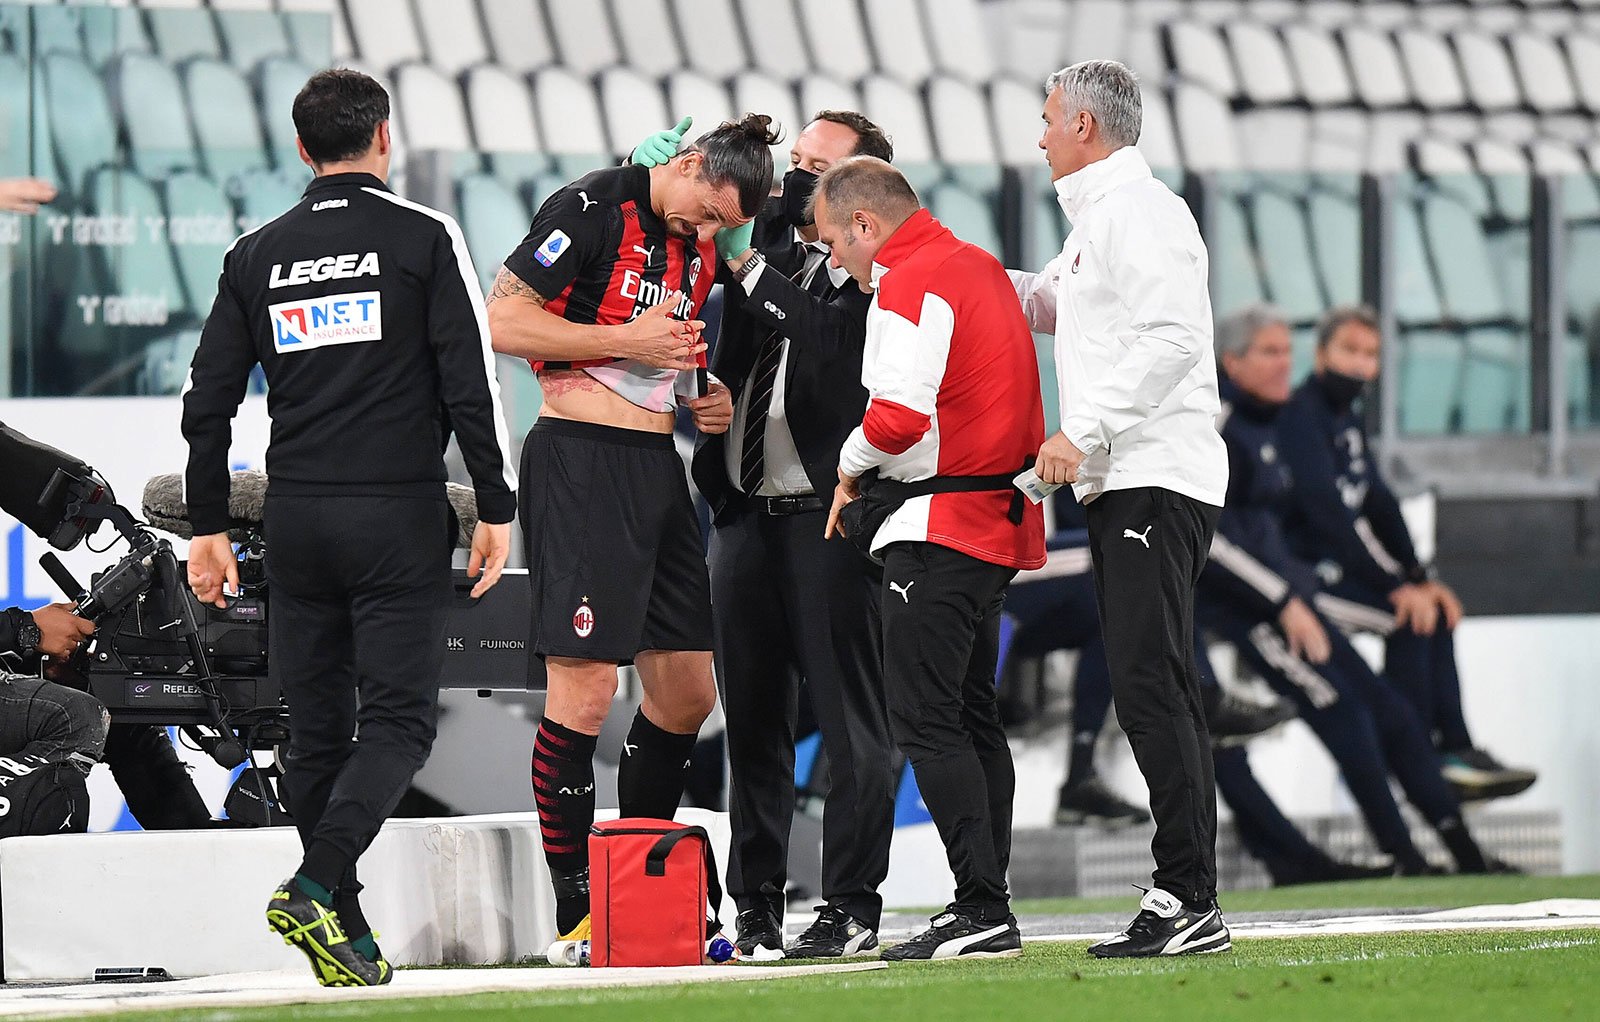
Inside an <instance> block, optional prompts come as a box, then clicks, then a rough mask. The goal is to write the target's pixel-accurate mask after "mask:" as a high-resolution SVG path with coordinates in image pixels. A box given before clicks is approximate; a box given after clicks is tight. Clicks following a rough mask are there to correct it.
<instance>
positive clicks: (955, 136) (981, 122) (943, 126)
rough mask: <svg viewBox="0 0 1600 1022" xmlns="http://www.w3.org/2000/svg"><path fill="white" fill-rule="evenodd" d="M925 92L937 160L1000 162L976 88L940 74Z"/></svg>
mask: <svg viewBox="0 0 1600 1022" xmlns="http://www.w3.org/2000/svg"><path fill="white" fill-rule="evenodd" d="M927 96H928V114H929V119H930V121H931V122H932V126H933V143H934V148H935V150H936V152H937V153H938V156H939V158H940V159H941V160H943V161H945V162H946V163H966V164H983V165H986V166H993V165H994V164H997V163H999V162H1000V156H999V153H998V152H996V150H995V135H994V125H993V124H992V123H991V122H990V119H989V108H988V106H987V105H986V104H985V103H984V101H983V96H982V95H981V94H980V93H979V92H978V90H977V89H975V88H973V87H972V86H971V85H969V84H967V83H966V82H962V81H957V80H956V79H954V78H943V77H940V78H935V79H933V80H932V81H930V82H929V83H928V91H927ZM1040 123H1041V124H1042V123H1043V122H1042V121H1041V122H1040Z"/></svg>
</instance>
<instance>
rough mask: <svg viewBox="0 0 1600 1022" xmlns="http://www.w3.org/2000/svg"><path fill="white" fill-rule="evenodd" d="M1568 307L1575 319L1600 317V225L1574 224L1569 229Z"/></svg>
mask: <svg viewBox="0 0 1600 1022" xmlns="http://www.w3.org/2000/svg"><path fill="white" fill-rule="evenodd" d="M1566 266H1567V279H1566V285H1567V308H1568V309H1569V310H1570V312H1571V314H1572V316H1573V317H1574V318H1575V319H1578V320H1582V321H1585V322H1587V321H1589V320H1593V319H1597V318H1600V273H1595V272H1594V270H1593V267H1595V266H1600V226H1597V225H1594V224H1583V225H1574V226H1572V227H1571V228H1570V229H1569V230H1568V231H1567V251H1566Z"/></svg>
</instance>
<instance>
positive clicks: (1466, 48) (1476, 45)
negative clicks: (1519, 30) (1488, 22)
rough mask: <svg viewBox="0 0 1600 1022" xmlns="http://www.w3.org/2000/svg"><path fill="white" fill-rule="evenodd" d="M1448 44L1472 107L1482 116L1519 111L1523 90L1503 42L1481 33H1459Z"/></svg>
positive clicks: (1451, 37)
mask: <svg viewBox="0 0 1600 1022" xmlns="http://www.w3.org/2000/svg"><path fill="white" fill-rule="evenodd" d="M1450 41H1451V42H1452V43H1454V44H1455V49H1456V56H1457V57H1458V58H1459V60H1460V62H1461V67H1462V68H1463V69H1465V70H1466V72H1467V73H1466V74H1465V75H1464V76H1463V80H1464V83H1465V85H1466V87H1467V98H1468V99H1469V100H1470V101H1471V102H1472V104H1473V105H1474V106H1476V107H1477V108H1478V109H1479V110H1482V111H1484V112H1485V113H1492V112H1494V111H1499V110H1515V109H1520V108H1521V107H1522V105H1523V98H1522V90H1521V89H1520V88H1519V87H1518V85H1517V75H1516V71H1515V70H1513V69H1512V67H1511V53H1510V51H1509V50H1508V49H1507V48H1506V44H1505V41H1504V40H1502V39H1497V38H1495V37H1494V36H1491V35H1489V34H1488V33H1486V32H1483V31H1458V32H1455V33H1452V35H1451V36H1450Z"/></svg>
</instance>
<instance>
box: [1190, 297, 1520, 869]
mask: <svg viewBox="0 0 1600 1022" xmlns="http://www.w3.org/2000/svg"><path fill="white" fill-rule="evenodd" d="M1216 344H1217V354H1218V358H1217V362H1218V365H1219V367H1220V369H1221V375H1222V381H1221V390H1222V400H1223V405H1222V414H1221V415H1220V416H1219V418H1218V421H1219V423H1220V426H1221V432H1222V438H1223V441H1224V442H1225V443H1226V444H1227V448H1228V500H1227V505H1226V507H1225V508H1224V510H1223V513H1222V519H1221V522H1220V523H1219V525H1218V527H1217V536H1216V539H1215V541H1214V542H1213V544H1212V548H1211V558H1210V562H1209V563H1208V564H1207V566H1206V570H1205V573H1204V574H1203V575H1202V576H1201V579H1200V598H1199V604H1198V606H1199V619H1200V623H1201V625H1202V627H1204V628H1205V629H1206V630H1208V631H1210V632H1213V633H1215V634H1216V635H1217V636H1218V637H1219V638H1221V639H1223V640H1225V641H1227V642H1230V643H1232V644H1233V645H1234V646H1236V647H1237V648H1238V651H1239V656H1240V657H1241V658H1242V659H1243V660H1244V662H1245V663H1247V664H1249V665H1250V666H1251V667H1252V668H1253V669H1254V670H1256V671H1257V672H1259V673H1260V674H1261V675H1262V676H1263V677H1265V678H1266V679H1267V682H1268V684H1270V685H1271V686H1272V687H1273V688H1274V689H1275V690H1277V691H1278V692H1279V693H1280V694H1282V695H1284V696H1287V697H1289V698H1290V699H1293V700H1294V702H1295V704H1296V705H1297V706H1298V707H1299V710H1300V716H1301V717H1302V718H1303V719H1304V720H1305V722H1306V723H1307V724H1308V725H1309V726H1310V727H1311V730H1312V731H1314V732H1315V733H1316V735H1317V737H1318V738H1320V739H1321V740H1322V743H1323V744H1324V745H1325V746H1327V748H1328V751H1329V752H1330V753H1331V754H1332V755H1333V758H1334V759H1335V760H1336V761H1337V762H1338V764H1339V769H1340V772H1341V773H1342V775H1343V777H1344V781H1345V784H1346V786H1347V787H1348V788H1349V789H1350V794H1351V795H1352V796H1353V797H1354V798H1355V801H1356V804H1357V805H1358V806H1359V807H1360V809H1361V813H1362V816H1363V817H1364V818H1365V819H1366V822H1367V827H1368V829H1369V830H1371V831H1372V835H1373V837H1374V838H1375V839H1376V840H1377V843H1378V846H1379V847H1380V848H1381V849H1382V850H1383V851H1384V852H1386V853H1388V854H1389V855H1391V856H1393V857H1394V860H1395V868H1396V871H1397V872H1398V873H1400V874H1402V875H1410V876H1414V875H1419V874H1425V873H1431V872H1435V870H1434V869H1433V867H1431V866H1430V865H1429V863H1428V862H1427V860H1426V859H1424V858H1423V856H1422V853H1421V851H1419V850H1418V849H1417V847H1416V844H1415V843H1414V842H1413V841H1412V839H1411V832H1410V830H1409V829H1408V828H1407V826H1406V822H1405V820H1404V819H1403V818H1402V817H1401V815H1400V808H1399V806H1398V805H1397V804H1396V803H1395V799H1394V795H1393V793H1392V792H1391V791H1390V789H1389V777H1390V775H1391V773H1392V774H1393V775H1394V777H1395V779H1396V780H1398V781H1399V782H1400V786H1401V788H1403V789H1404V790H1405V793H1406V795H1407V797H1408V798H1410V800H1411V802H1412V804H1413V805H1415V806H1416V807H1417V809H1418V810H1419V811H1420V812H1421V813H1422V815H1423V816H1424V817H1425V818H1426V819H1427V820H1428V822H1429V823H1431V824H1432V825H1433V827H1434V829H1435V830H1436V831H1438V834H1439V837H1440V839H1441V840H1442V841H1443V842H1444V845H1445V847H1446V848H1448V849H1449V850H1450V854H1451V855H1452V856H1454V858H1455V861H1456V864H1457V866H1458V867H1459V868H1460V870H1461V872H1463V873H1485V872H1499V871H1503V870H1504V869H1505V868H1506V867H1505V866H1504V865H1503V864H1501V863H1498V862H1496V861H1494V860H1493V859H1489V858H1486V857H1485V856H1484V854H1483V852H1482V850H1481V849H1480V848H1479V847H1478V844H1477V842H1476V841H1474V840H1473V839H1472V835H1471V834H1470V833H1468V831H1467V827H1466V823H1465V822H1464V821H1463V820H1462V818H1461V804H1460V802H1459V801H1457V799H1456V797H1455V794H1454V793H1453V792H1452V791H1451V790H1450V787H1449V785H1447V784H1446V783H1445V782H1444V778H1443V777H1442V776H1441V774H1440V772H1439V759H1438V755H1437V754H1436V753H1435V752H1434V750H1433V746H1432V744H1431V743H1430V742H1429V741H1428V736H1427V732H1426V730H1424V728H1423V726H1422V722H1421V720H1420V719H1419V718H1418V716H1417V714H1416V712H1415V710H1413V709H1412V707H1411V704H1410V703H1408V702H1407V701H1406V700H1405V699H1404V698H1403V697H1401V696H1400V695H1399V694H1398V693H1396V692H1395V691H1394V689H1393V688H1392V687H1391V686H1390V685H1389V684H1387V683H1386V682H1384V681H1383V680H1382V679H1381V678H1379V677H1378V676H1377V675H1376V674H1374V673H1373V672H1372V669H1371V668H1369V667H1368V666H1367V663H1366V661H1365V660H1363V659H1362V658H1361V654H1359V653H1357V652H1356V650H1355V648H1354V647H1353V646H1351V645H1350V642H1349V640H1348V639H1346V638H1345V637H1344V635H1343V634H1342V633H1340V632H1339V631H1338V630H1337V629H1335V628H1333V627H1332V625H1331V624H1330V623H1329V622H1328V621H1327V620H1326V619H1325V618H1324V617H1323V616H1322V615H1321V614H1319V613H1318V612H1317V611H1316V610H1315V609H1313V602H1314V600H1315V598H1316V594H1317V590H1318V588H1319V587H1318V583H1317V577H1316V572H1315V571H1314V570H1313V569H1312V567H1311V566H1310V565H1309V564H1306V563H1304V562H1302V561H1300V560H1298V559H1297V558H1295V557H1294V555H1293V554H1292V553H1291V552H1290V551H1289V546H1288V540H1287V539H1286V538H1285V536H1284V529H1283V514H1284V510H1285V507H1286V505H1287V504H1288V501H1289V499H1290V497H1289V493H1290V487H1291V482H1290V479H1289V476H1288V471H1287V469H1286V468H1285V466H1284V464H1283V460H1282V459H1281V458H1280V457H1279V456H1278V453H1277V448H1276V444H1277V434H1276V433H1275V431H1274V423H1275V420H1276V419H1277V416H1278V410H1279V409H1280V408H1281V407H1282V405H1283V402H1284V401H1286V400H1287V399H1288V397H1289V372H1290V366H1291V361H1290V345H1289V328H1288V325H1287V323H1286V322H1285V321H1284V317H1283V316H1282V314H1280V313H1278V312H1277V311H1276V310H1274V309H1272V308H1271V307H1270V306H1263V305H1253V306H1249V307H1247V308H1245V309H1242V310H1240V311H1238V312H1235V313H1233V314H1231V315H1230V316H1228V317H1227V318H1225V319H1224V320H1222V321H1221V322H1220V323H1218V324H1217V330H1216Z"/></svg>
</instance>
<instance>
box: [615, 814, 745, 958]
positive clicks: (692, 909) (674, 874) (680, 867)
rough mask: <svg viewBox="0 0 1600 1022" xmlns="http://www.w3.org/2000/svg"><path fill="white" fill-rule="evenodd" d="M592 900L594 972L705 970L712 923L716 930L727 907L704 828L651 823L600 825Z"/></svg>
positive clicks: (623, 821)
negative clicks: (616, 969) (637, 968)
mask: <svg viewBox="0 0 1600 1022" xmlns="http://www.w3.org/2000/svg"><path fill="white" fill-rule="evenodd" d="M708 897H709V901H708ZM589 899H590V907H591V918H590V927H591V930H592V932H591V934H590V938H589V941H590V943H589V964H590V965H591V966H594V967H596V968H602V967H605V966H641V965H701V964H703V963H704V962H705V954H706V936H707V932H708V929H707V919H708V918H710V919H712V926H713V928H714V927H715V916H716V911H717V909H718V908H719V907H720V906H721V904H722V885H721V884H720V883H718V881H717V867H716V862H715V859H714V858H713V856H712V852H711V839H710V838H709V837H708V836H707V835H706V832H705V828H703V827H688V826H684V825H682V824H678V823H673V822H672V821H670V820H648V819H623V820H611V821H608V822H605V823H597V824H595V825H594V826H593V827H591V828H590V830H589ZM708 905H709V906H710V915H709V916H708V914H707V906H708Z"/></svg>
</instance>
